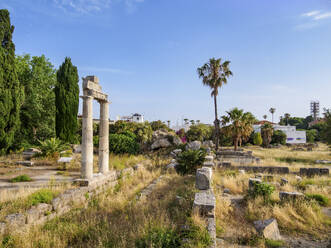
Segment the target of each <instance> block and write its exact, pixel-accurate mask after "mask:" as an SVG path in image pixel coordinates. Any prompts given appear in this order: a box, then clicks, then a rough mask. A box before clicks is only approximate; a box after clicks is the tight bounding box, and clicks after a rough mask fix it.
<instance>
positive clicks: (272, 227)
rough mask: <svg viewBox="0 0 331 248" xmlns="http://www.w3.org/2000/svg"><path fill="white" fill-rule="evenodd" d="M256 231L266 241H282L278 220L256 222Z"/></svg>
mask: <svg viewBox="0 0 331 248" xmlns="http://www.w3.org/2000/svg"><path fill="white" fill-rule="evenodd" d="M254 227H255V229H256V231H257V232H258V233H259V234H260V235H261V236H263V237H264V238H266V239H271V240H281V239H282V237H281V236H280V232H279V229H278V224H277V220H276V219H268V220H258V221H254Z"/></svg>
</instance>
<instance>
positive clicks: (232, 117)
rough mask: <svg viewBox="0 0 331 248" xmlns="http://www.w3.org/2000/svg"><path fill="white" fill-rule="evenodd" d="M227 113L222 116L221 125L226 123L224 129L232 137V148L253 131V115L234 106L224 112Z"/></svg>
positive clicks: (235, 147)
mask: <svg viewBox="0 0 331 248" xmlns="http://www.w3.org/2000/svg"><path fill="white" fill-rule="evenodd" d="M226 113H227V115H224V116H222V125H227V124H229V125H228V126H225V127H224V130H225V132H226V133H227V134H229V135H230V136H231V137H232V140H233V144H234V149H235V150H237V149H238V145H240V146H241V143H242V141H243V140H246V139H247V138H248V137H249V136H250V135H251V133H252V132H253V123H254V122H255V121H256V119H255V117H254V116H253V115H252V114H251V113H250V112H245V113H244V110H243V109H238V108H234V109H232V110H230V111H227V112H226Z"/></svg>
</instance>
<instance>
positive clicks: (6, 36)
mask: <svg viewBox="0 0 331 248" xmlns="http://www.w3.org/2000/svg"><path fill="white" fill-rule="evenodd" d="M13 32H14V26H12V25H11V24H10V17H9V12H8V10H6V9H1V10H0V42H1V43H0V154H5V153H6V152H7V151H8V149H9V148H10V147H11V146H12V145H13V143H14V135H15V133H16V132H17V130H18V129H19V126H20V116H19V114H20V108H21V105H22V102H23V98H24V92H23V89H22V87H21V86H20V83H19V82H18V78H17V73H16V67H15V45H14V43H13V41H12V34H13Z"/></svg>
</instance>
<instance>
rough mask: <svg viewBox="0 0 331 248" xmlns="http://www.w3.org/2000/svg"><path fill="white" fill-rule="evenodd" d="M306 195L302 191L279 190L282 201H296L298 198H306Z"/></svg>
mask: <svg viewBox="0 0 331 248" xmlns="http://www.w3.org/2000/svg"><path fill="white" fill-rule="evenodd" d="M304 197H305V195H304V194H302V193H300V192H285V191H280V192H279V199H280V200H281V201H286V200H290V201H296V200H302V199H304Z"/></svg>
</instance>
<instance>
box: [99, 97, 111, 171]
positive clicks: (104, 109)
mask: <svg viewBox="0 0 331 248" xmlns="http://www.w3.org/2000/svg"><path fill="white" fill-rule="evenodd" d="M108 119H109V102H108V101H100V126H99V130H100V132H99V172H101V173H102V174H106V173H108V171H109V120H108Z"/></svg>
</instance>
